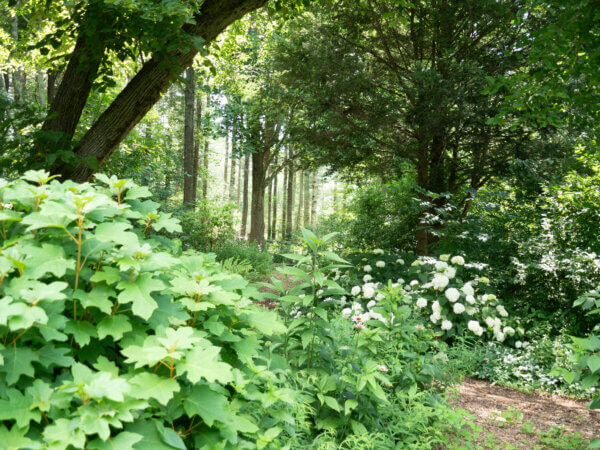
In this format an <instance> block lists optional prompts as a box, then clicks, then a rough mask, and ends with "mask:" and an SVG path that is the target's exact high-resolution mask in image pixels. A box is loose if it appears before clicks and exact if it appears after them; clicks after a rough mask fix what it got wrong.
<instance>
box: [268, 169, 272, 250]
mask: <svg viewBox="0 0 600 450" xmlns="http://www.w3.org/2000/svg"><path fill="white" fill-rule="evenodd" d="M272 206H273V179H271V181H269V189H268V193H267V239H271V207H272Z"/></svg>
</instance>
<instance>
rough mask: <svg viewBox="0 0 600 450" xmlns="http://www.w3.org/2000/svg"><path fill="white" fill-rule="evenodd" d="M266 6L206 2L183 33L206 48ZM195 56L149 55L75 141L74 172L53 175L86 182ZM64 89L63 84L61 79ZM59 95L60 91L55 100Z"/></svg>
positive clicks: (239, 0)
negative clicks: (241, 20) (226, 30)
mask: <svg viewBox="0 0 600 450" xmlns="http://www.w3.org/2000/svg"><path fill="white" fill-rule="evenodd" d="M265 3H266V0H206V1H205V2H204V3H202V6H201V7H200V12H199V13H198V14H196V16H195V23H194V24H193V25H186V27H185V31H186V32H188V33H189V34H191V35H194V36H198V37H201V38H203V39H204V42H205V44H208V43H209V42H211V41H213V40H214V39H215V38H216V37H217V36H218V35H219V34H220V33H221V32H222V31H223V30H224V29H225V28H226V27H227V26H228V25H229V24H231V23H232V22H234V21H235V20H237V19H239V18H240V17H242V16H244V15H245V14H247V13H249V12H250V11H253V10H255V9H257V8H260V7H261V6H262V5H264V4H265ZM197 53H198V50H197V49H196V48H181V49H179V50H177V51H174V52H172V53H170V54H169V55H168V56H167V57H164V58H160V59H159V58H157V57H153V58H151V59H150V60H149V61H148V62H146V63H145V64H144V65H143V67H142V68H141V70H140V71H139V72H138V73H137V74H136V75H135V76H134V77H133V78H132V79H131V81H130V82H129V83H128V84H127V86H125V88H124V89H123V90H122V91H121V93H120V94H119V95H118V96H117V98H116V99H115V100H114V101H113V102H112V103H111V104H110V106H109V107H108V108H107V109H106V111H104V112H103V113H102V114H101V115H100V117H99V118H98V120H96V122H95V123H94V124H93V125H92V127H91V128H90V129H89V130H88V131H87V133H86V134H85V135H84V136H83V138H82V139H81V141H80V142H79V146H78V147H77V148H76V150H75V155H76V156H77V157H78V158H79V159H80V160H81V161H82V163H81V164H80V165H78V166H76V167H74V168H73V167H71V166H69V165H66V164H60V165H57V166H55V167H54V168H53V173H57V174H61V175H63V177H65V178H70V179H72V180H74V181H86V180H88V179H90V178H91V176H92V175H93V174H94V172H95V170H96V167H101V166H102V165H103V164H104V163H105V162H106V161H107V160H108V158H109V157H110V155H111V154H112V152H113V151H114V150H115V149H116V148H117V147H118V145H119V144H120V143H121V141H122V140H123V139H125V137H126V136H127V135H128V134H129V132H130V131H131V130H132V129H133V127H134V126H136V125H137V124H138V122H139V121H140V120H141V119H142V118H143V117H144V116H145V115H146V113H147V112H148V111H149V110H150V109H151V108H152V106H154V104H155V103H156V102H157V101H158V100H159V99H160V96H161V95H162V93H163V92H165V91H166V89H167V88H168V87H169V86H170V85H171V84H172V83H173V81H174V80H175V79H176V78H177V77H178V76H179V74H181V72H182V71H183V70H184V69H185V68H187V67H188V66H190V65H191V63H192V61H193V59H194V56H196V54H197ZM63 85H66V84H65V82H64V80H63V82H62V83H61V87H62V86H63ZM60 95H61V92H60V87H59V92H58V93H57V97H59V96H60Z"/></svg>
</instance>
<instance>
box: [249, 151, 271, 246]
mask: <svg viewBox="0 0 600 450" xmlns="http://www.w3.org/2000/svg"><path fill="white" fill-rule="evenodd" d="M268 160H269V150H258V151H255V152H254V153H252V206H251V208H250V236H249V241H250V242H255V243H257V244H258V245H260V246H264V244H265V188H266V174H267V162H268Z"/></svg>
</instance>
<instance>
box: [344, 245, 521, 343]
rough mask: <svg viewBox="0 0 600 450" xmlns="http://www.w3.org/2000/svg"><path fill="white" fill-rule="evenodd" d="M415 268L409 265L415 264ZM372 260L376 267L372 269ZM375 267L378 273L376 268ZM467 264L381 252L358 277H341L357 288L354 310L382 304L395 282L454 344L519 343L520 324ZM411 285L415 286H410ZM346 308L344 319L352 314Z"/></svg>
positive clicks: (459, 259) (375, 253)
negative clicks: (481, 340)
mask: <svg viewBox="0 0 600 450" xmlns="http://www.w3.org/2000/svg"><path fill="white" fill-rule="evenodd" d="M411 257H412V262H411V263H410V264H408V263H407V262H406V261H408V259H409V258H411ZM371 260H374V261H375V262H374V263H373V264H371V262H372V261H371ZM373 266H374V267H373ZM467 266H468V265H467V263H466V261H465V259H464V258H463V257H462V256H460V255H455V256H452V257H451V256H450V255H442V256H441V257H440V259H435V258H431V257H426V258H416V259H415V258H414V256H412V255H407V256H406V257H405V258H402V257H395V256H392V255H386V254H385V252H384V251H383V250H381V249H375V250H374V251H373V254H372V255H370V257H367V256H366V255H365V256H363V257H362V258H361V261H360V263H359V265H358V271H352V270H351V271H350V272H349V273H348V274H347V275H341V276H339V278H340V279H342V280H343V281H344V282H346V283H352V282H354V283H357V284H355V285H354V286H353V287H352V288H351V290H350V294H351V298H350V300H351V302H354V303H355V304H353V306H351V309H352V308H353V309H356V308H357V305H356V303H358V304H359V305H360V306H361V307H362V306H364V305H363V304H364V303H367V302H373V303H375V302H377V301H378V300H380V299H381V294H380V295H379V298H378V297H377V294H376V290H377V287H378V286H381V285H382V284H384V283H387V282H388V281H389V280H393V281H392V285H393V286H394V287H401V288H402V290H403V291H404V293H405V295H406V296H407V297H408V298H409V299H410V304H411V305H413V306H414V308H415V309H416V310H417V311H418V312H419V313H420V315H421V316H422V317H423V318H424V319H426V320H427V321H428V322H429V324H430V326H432V327H433V329H434V330H436V331H439V332H441V333H442V334H443V336H445V337H447V338H450V337H454V336H457V335H463V334H471V335H475V336H478V337H487V338H493V339H495V340H498V341H501V342H503V341H507V342H515V341H516V340H518V339H519V335H522V334H523V331H524V330H523V329H522V328H521V327H519V326H516V324H517V323H518V320H514V319H512V320H511V319H510V318H509V317H508V312H507V311H506V309H505V308H504V306H503V305H502V304H501V303H500V302H499V300H498V298H497V297H496V296H495V295H494V294H493V293H492V292H491V288H490V287H489V280H488V279H487V278H486V277H483V276H481V277H475V278H473V279H471V280H469V279H468V277H467V270H465V268H466V267H467ZM407 280H410V281H407ZM350 313H351V312H350V310H349V309H348V307H346V308H345V309H344V310H343V314H345V315H348V314H350Z"/></svg>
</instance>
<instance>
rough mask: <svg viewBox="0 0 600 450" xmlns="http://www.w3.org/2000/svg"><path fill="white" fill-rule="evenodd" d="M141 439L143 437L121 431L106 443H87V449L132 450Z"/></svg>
mask: <svg viewBox="0 0 600 450" xmlns="http://www.w3.org/2000/svg"><path fill="white" fill-rule="evenodd" d="M143 438H144V436H142V435H141V434H138V433H131V432H129V431H122V432H120V433H119V434H117V435H116V436H115V437H111V438H110V439H108V440H107V441H103V440H102V439H94V440H93V441H92V442H90V443H89V445H88V447H87V448H90V449H95V450H132V449H134V448H135V447H134V446H135V444H137V443H138V442H140V441H141V440H142V439H143Z"/></svg>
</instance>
